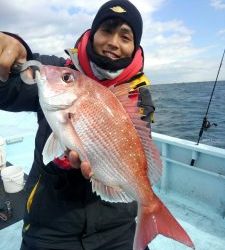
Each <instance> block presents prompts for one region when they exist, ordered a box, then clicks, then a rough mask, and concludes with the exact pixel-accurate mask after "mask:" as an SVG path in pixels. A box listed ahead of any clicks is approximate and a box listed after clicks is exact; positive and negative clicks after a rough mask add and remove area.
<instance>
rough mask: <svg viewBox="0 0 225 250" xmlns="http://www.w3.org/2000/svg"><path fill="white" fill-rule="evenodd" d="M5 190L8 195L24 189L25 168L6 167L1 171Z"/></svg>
mask: <svg viewBox="0 0 225 250" xmlns="http://www.w3.org/2000/svg"><path fill="white" fill-rule="evenodd" d="M1 176H2V181H3V186H4V189H5V191H6V192H7V193H17V192H19V191H21V190H22V189H23V187H24V172H23V168H21V167H18V166H9V167H5V168H3V169H2V171H1Z"/></svg>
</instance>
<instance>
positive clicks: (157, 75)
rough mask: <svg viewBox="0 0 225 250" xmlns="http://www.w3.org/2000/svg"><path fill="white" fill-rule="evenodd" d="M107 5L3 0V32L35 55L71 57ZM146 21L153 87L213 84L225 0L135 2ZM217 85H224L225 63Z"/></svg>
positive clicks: (224, 35)
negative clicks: (68, 52)
mask: <svg viewBox="0 0 225 250" xmlns="http://www.w3.org/2000/svg"><path fill="white" fill-rule="evenodd" d="M105 2H106V1H105V0H95V1H85V0H70V1H66V0H48V1H46V0H38V1H37V0H29V1H28V0H10V1H3V0H1V1H0V16H1V21H0V30H3V31H8V32H13V33H16V34H18V35H20V36H21V37H22V38H23V39H24V40H25V41H26V42H27V43H28V44H29V46H30V48H31V49H32V51H33V52H38V53H41V54H47V55H57V56H63V57H65V58H66V57H67V56H66V54H65V53H64V49H65V48H71V47H73V46H74V44H75V42H76V40H77V39H78V38H79V36H80V35H81V34H82V33H83V32H84V31H85V30H86V29H88V28H90V26H91V23H92V21H93V18H94V16H95V14H96V12H97V10H98V9H99V7H100V6H101V5H102V4H103V3H105ZM131 2H132V3H133V4H134V5H135V6H136V7H137V8H138V9H139V11H140V13H141V15H142V18H143V23H144V27H143V36H142V42H141V45H142V47H143V48H144V53H145V67H144V71H145V73H146V74H147V76H148V77H149V78H150V79H151V82H152V84H165V83H182V82H202V81H215V79H216V76H217V73H218V69H219V65H220V62H221V58H222V54H223V51H224V49H225V0H186V1H185V0H131ZM218 80H225V58H224V62H223V65H222V67H221V70H220V74H219V77H218Z"/></svg>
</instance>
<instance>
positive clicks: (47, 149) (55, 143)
mask: <svg viewBox="0 0 225 250" xmlns="http://www.w3.org/2000/svg"><path fill="white" fill-rule="evenodd" d="M65 150H66V147H65V146H63V145H62V144H61V143H60V141H59V140H58V138H57V136H56V135H55V134H54V133H51V134H50V136H49V137H48V139H47V141H46V143H45V146H44V149H43V152H42V155H43V162H44V164H45V165H47V164H48V163H49V162H50V161H52V160H54V158H55V157H59V156H61V155H62V154H64V151H65Z"/></svg>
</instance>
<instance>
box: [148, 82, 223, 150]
mask: <svg viewBox="0 0 225 250" xmlns="http://www.w3.org/2000/svg"><path fill="white" fill-rule="evenodd" d="M213 87H214V82H196V83H176V84H158V85H154V84H153V85H151V87H150V88H151V92H152V98H153V101H154V104H155V106H156V111H155V123H154V124H153V125H152V131H153V132H157V133H162V134H166V135H170V136H174V137H178V138H181V139H187V140H190V141H194V142H196V143H197V141H198V138H199V131H200V128H201V126H202V121H203V118H204V116H205V114H206V111H207V107H208V103H209V100H210V96H211V93H212V90H213ZM207 120H208V121H209V122H210V124H211V127H210V128H209V129H207V130H206V131H203V135H202V137H201V140H200V143H203V144H207V145H211V146H215V147H220V148H225V81H218V82H217V84H216V87H215V90H214V94H213V97H212V100H211V104H210V107H209V111H208V115H207ZM213 123H215V124H216V125H217V126H215V125H213Z"/></svg>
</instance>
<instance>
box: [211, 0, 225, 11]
mask: <svg viewBox="0 0 225 250" xmlns="http://www.w3.org/2000/svg"><path fill="white" fill-rule="evenodd" d="M210 5H211V6H212V7H213V8H215V9H217V10H224V9H225V1H224V0H211V1H210Z"/></svg>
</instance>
